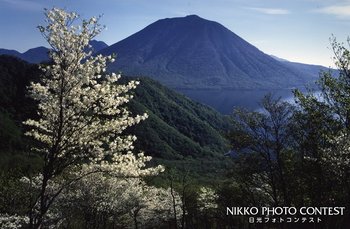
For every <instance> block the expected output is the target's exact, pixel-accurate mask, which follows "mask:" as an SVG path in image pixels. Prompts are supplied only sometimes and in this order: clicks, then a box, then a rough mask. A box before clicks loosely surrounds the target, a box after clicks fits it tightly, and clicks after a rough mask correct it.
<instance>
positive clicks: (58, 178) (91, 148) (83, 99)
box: [23, 8, 163, 224]
mask: <svg viewBox="0 0 350 229" xmlns="http://www.w3.org/2000/svg"><path fill="white" fill-rule="evenodd" d="M46 17H47V18H46V22H47V25H46V26H39V30H40V32H41V33H42V35H43V36H44V38H45V39H46V40H47V42H48V43H49V45H50V46H51V48H52V51H51V52H50V57H51V59H52V64H50V65H48V66H41V69H42V70H43V77H42V78H41V80H40V82H38V83H32V84H31V85H30V88H29V89H30V95H31V97H32V98H33V99H35V100H36V101H37V102H38V115H39V117H40V118H39V119H36V120H27V121H26V122H24V123H25V124H26V125H27V126H29V127H30V128H31V130H30V131H28V132H27V133H26V135H27V136H30V137H33V138H34V139H35V140H37V141H38V142H40V143H42V144H40V147H37V148H35V150H36V151H37V152H38V153H40V154H41V155H42V156H43V158H44V167H43V170H42V173H41V174H39V175H38V176H37V177H36V178H35V179H36V180H35V182H34V183H36V184H37V186H38V188H39V189H40V191H39V193H40V195H41V196H40V197H39V198H38V203H37V205H36V206H34V208H35V209H33V211H35V212H37V213H38V214H37V215H36V216H35V217H36V218H35V219H34V221H36V222H37V223H38V224H40V223H41V221H42V219H43V217H44V216H45V215H46V216H47V214H48V212H50V211H49V208H50V205H51V204H52V203H53V202H54V201H53V200H54V199H55V198H57V197H58V196H59V194H60V193H61V192H62V193H63V192H64V189H66V188H68V187H69V186H70V185H72V184H73V182H74V181H76V180H79V179H81V178H83V177H85V176H87V175H89V174H92V173H105V174H109V175H110V176H116V177H121V176H124V177H140V176H147V175H156V174H158V173H159V172H161V171H163V167H162V166H157V167H154V168H146V167H145V166H146V162H148V161H149V160H151V158H150V157H148V156H145V155H144V154H143V153H140V154H138V155H136V156H135V155H134V154H133V153H132V151H133V149H134V146H133V143H134V141H135V140H136V137H135V136H131V135H123V132H124V130H125V129H127V128H128V127H130V126H133V125H136V124H138V123H139V122H141V121H143V120H145V119H146V118H147V117H148V116H147V114H141V115H135V114H132V113H131V112H130V111H129V110H128V109H127V108H126V106H125V105H126V104H127V103H128V102H129V101H130V99H132V96H131V95H129V91H130V90H133V89H135V88H136V85H138V84H139V82H137V81H130V82H129V83H127V84H125V85H121V84H118V82H117V81H118V79H119V78H120V75H116V74H115V73H111V74H109V73H106V67H107V64H108V63H109V62H113V61H114V56H113V55H111V56H106V57H105V56H102V55H97V56H92V55H91V51H89V52H85V51H84V50H86V48H87V47H88V46H89V41H90V40H91V39H92V38H94V37H95V36H96V35H97V34H99V33H100V32H101V30H102V27H101V26H100V25H99V24H98V18H91V19H89V20H83V21H82V25H81V26H80V25H76V23H75V22H76V19H77V18H78V15H77V14H76V13H70V12H65V11H64V10H61V9H57V8H54V9H52V10H48V11H46ZM23 181H25V179H24V180H23ZM27 181H28V180H27ZM32 182H33V180H32ZM42 197H44V198H42ZM40 201H41V202H40ZM43 201H44V202H43ZM39 202H40V203H39Z"/></svg>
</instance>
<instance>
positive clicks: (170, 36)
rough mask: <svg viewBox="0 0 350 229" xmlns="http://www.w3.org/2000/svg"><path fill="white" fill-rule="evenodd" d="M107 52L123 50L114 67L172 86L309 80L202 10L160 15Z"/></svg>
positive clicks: (274, 85) (238, 85)
mask: <svg viewBox="0 0 350 229" xmlns="http://www.w3.org/2000/svg"><path fill="white" fill-rule="evenodd" d="M101 53H102V54H104V55H110V54H112V53H115V54H117V55H118V60H117V61H116V62H115V63H113V64H112V65H111V66H110V70H112V71H121V72H123V73H124V74H126V75H138V76H139V75H144V76H150V77H152V78H154V79H156V80H158V81H160V82H162V83H163V84H165V85H167V86H170V87H172V88H203V89H205V88H281V87H289V86H290V85H293V86H296V84H303V83H304V80H303V79H302V78H301V77H300V74H299V73H297V72H295V71H293V70H291V69H289V68H287V67H286V66H284V65H283V64H282V63H280V62H279V61H276V60H275V59H273V58H272V57H270V56H268V55H266V54H265V53H263V52H261V51H260V50H258V49H257V48H256V47H254V46H253V45H251V44H249V43H248V42H246V41H245V40H243V39H242V38H240V37H239V36H237V35H236V34H235V33H233V32H232V31H230V30H229V29H227V28H226V27H224V26H223V25H221V24H219V23H217V22H215V21H210V20H207V19H203V18H201V17H199V16H198V15H188V16H185V17H176V18H166V19H161V20H158V21H156V22H154V23H152V24H150V25H149V26H147V27H146V28H144V29H143V30H141V31H139V32H137V33H135V34H133V35H131V36H130V37H128V38H126V39H124V40H122V41H120V42H118V43H115V44H113V45H111V46H109V47H108V48H106V49H103V50H102V51H101ZM282 78H283V79H282Z"/></svg>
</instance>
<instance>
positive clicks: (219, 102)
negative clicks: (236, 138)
mask: <svg viewBox="0 0 350 229" xmlns="http://www.w3.org/2000/svg"><path fill="white" fill-rule="evenodd" d="M177 91H178V92H180V93H182V94H184V95H186V96H188V97H189V98H191V99H193V100H195V101H197V102H200V103H203V104H206V105H208V106H210V107H212V108H214V109H216V110H217V111H219V112H220V113H222V114H230V113H232V111H233V109H234V108H235V107H244V108H247V109H249V110H258V109H259V108H261V106H260V102H261V100H262V98H263V97H264V96H265V95H266V94H268V93H272V95H273V96H274V98H278V97H281V98H282V99H283V100H285V101H290V102H293V101H294V97H293V93H292V89H282V90H191V89H182V90H177ZM302 91H303V90H302Z"/></svg>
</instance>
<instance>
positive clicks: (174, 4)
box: [0, 0, 350, 67]
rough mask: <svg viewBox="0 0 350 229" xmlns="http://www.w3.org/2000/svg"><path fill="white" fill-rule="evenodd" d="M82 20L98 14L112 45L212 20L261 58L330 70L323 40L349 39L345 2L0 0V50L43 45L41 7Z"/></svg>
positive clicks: (349, 5) (348, 3)
mask: <svg viewBox="0 0 350 229" xmlns="http://www.w3.org/2000/svg"><path fill="white" fill-rule="evenodd" d="M52 7H61V8H65V9H67V10H69V11H76V12H78V13H79V14H80V15H81V16H82V17H83V18H89V17H91V16H96V15H100V14H103V18H102V20H101V23H102V24H104V25H106V26H107V29H106V30H105V31H103V32H102V34H101V35H99V37H98V38H97V39H98V40H103V41H105V42H106V43H107V44H109V45H110V44H113V43H115V42H117V41H119V40H121V39H124V38H126V37H127V36H129V35H131V34H133V33H135V32H137V31H139V30H141V29H142V28H144V27H145V26H147V25H148V24H150V23H152V22H154V21H156V20H158V19H162V18H170V17H181V16H186V15H189V14H197V15H199V16H200V17H203V18H206V19H209V20H213V21H217V22H219V23H221V24H223V25H224V26H225V27H227V28H228V29H230V30H231V31H233V32H234V33H236V34H237V35H239V36H241V37H242V38H243V39H245V40H247V41H248V42H250V43H251V44H253V45H255V46H256V47H257V48H259V49H260V50H262V51H263V52H265V53H267V54H272V55H275V56H278V57H281V58H284V59H288V60H291V61H297V62H302V63H310V64H322V65H324V66H327V67H328V66H333V61H332V51H331V49H330V43H329V37H330V36H331V35H332V34H334V35H335V36H336V37H337V39H338V40H339V41H344V42H345V41H346V39H347V37H348V36H349V35H350V0H215V1H214V0H0V21H1V22H0V31H1V35H0V48H7V49H16V50H19V51H21V52H23V51H26V50H27V49H29V48H33V47H37V46H41V45H44V46H45V45H46V43H45V40H44V39H43V38H42V37H41V35H40V33H39V32H38V31H37V29H36V26H37V25H39V24H44V15H43V8H52Z"/></svg>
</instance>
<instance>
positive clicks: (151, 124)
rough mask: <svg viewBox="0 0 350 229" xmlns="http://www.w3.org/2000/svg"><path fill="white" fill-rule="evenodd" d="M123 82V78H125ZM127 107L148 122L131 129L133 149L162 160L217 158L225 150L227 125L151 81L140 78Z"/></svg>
mask: <svg viewBox="0 0 350 229" xmlns="http://www.w3.org/2000/svg"><path fill="white" fill-rule="evenodd" d="M124 80H125V78H124ZM140 80H141V84H140V85H139V86H138V88H137V89H136V91H135V98H134V99H133V100H132V101H131V103H130V107H131V110H132V111H133V112H134V113H138V114H140V113H143V112H145V111H146V112H147V113H148V114H149V118H148V119H147V120H145V121H144V123H143V124H141V125H138V126H135V127H133V128H132V130H133V132H135V134H136V135H137V136H139V137H138V140H137V141H136V148H139V149H142V150H144V151H146V152H147V153H150V154H151V155H152V156H155V157H159V158H164V159H181V158H182V157H189V158H212V157H216V158H220V157H222V156H223V154H224V153H225V152H226V151H227V150H228V142H227V140H226V139H224V137H223V133H225V131H226V130H228V129H229V126H230V121H229V118H228V117H227V116H223V115H221V114H220V113H218V112H216V111H215V110H213V109H211V108H209V107H207V106H204V105H202V104H199V103H197V102H193V101H191V100H190V99H188V98H187V97H185V96H183V95H181V94H178V93H176V92H174V91H172V90H170V89H168V88H166V87H164V86H162V85H161V84H159V83H157V82H156V81H154V80H151V79H149V78H141V79H140Z"/></svg>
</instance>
